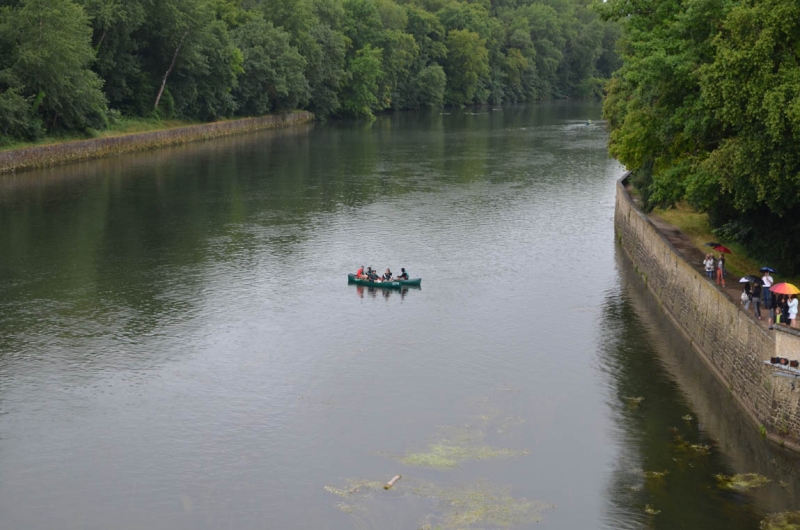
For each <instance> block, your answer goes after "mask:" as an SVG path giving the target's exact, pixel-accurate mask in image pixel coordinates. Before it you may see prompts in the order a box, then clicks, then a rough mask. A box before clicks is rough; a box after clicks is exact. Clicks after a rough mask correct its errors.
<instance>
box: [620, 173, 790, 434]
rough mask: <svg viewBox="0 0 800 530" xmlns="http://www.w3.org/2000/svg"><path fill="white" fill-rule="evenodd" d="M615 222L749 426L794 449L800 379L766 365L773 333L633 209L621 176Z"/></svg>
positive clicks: (667, 311)
mask: <svg viewBox="0 0 800 530" xmlns="http://www.w3.org/2000/svg"><path fill="white" fill-rule="evenodd" d="M614 225H615V230H616V235H617V240H618V242H619V243H620V244H621V245H622V248H623V249H624V250H625V253H626V254H627V255H628V257H629V258H630V259H631V261H632V262H633V264H634V266H635V268H636V271H637V272H638V274H639V275H640V276H641V277H642V278H643V279H644V281H645V283H646V284H647V287H648V288H649V289H650V291H652V293H653V294H654V295H655V297H656V298H657V299H658V300H659V302H660V305H661V310H662V311H663V312H664V314H665V315H666V316H667V317H668V318H669V319H670V320H672V322H673V323H674V324H675V326H676V327H677V328H678V330H679V331H680V332H681V333H682V334H683V335H684V336H685V337H686V338H687V339H688V340H689V341H690V342H691V344H692V346H693V348H694V349H695V351H697V352H698V354H699V355H700V356H701V357H702V358H703V359H704V360H705V361H706V364H707V365H708V366H709V367H710V368H711V370H712V371H713V372H714V373H715V374H716V375H717V377H719V378H720V379H721V381H722V382H723V384H724V385H725V386H727V387H728V388H729V389H730V392H731V396H732V397H733V398H734V399H735V400H736V401H737V402H738V403H739V405H740V406H741V408H742V409H743V410H744V412H745V413H746V414H747V415H748V416H749V417H750V418H751V419H752V420H753V421H754V423H755V426H754V428H756V427H757V426H758V425H764V426H765V427H766V428H767V430H768V432H769V433H770V434H771V437H773V438H775V439H776V440H778V438H780V439H781V440H783V441H784V442H785V443H786V444H787V445H788V446H790V447H793V448H795V449H797V448H799V447H800V445H798V442H800V379H798V380H795V379H794V378H787V377H776V376H774V370H773V368H771V367H770V366H767V365H765V364H764V361H765V360H769V358H770V357H772V356H774V355H775V351H776V349H775V346H776V345H775V338H774V336H773V335H772V333H773V332H772V331H768V330H766V329H765V328H763V327H761V326H759V325H758V324H757V323H756V322H755V321H753V320H752V318H751V317H750V315H749V314H747V313H746V312H744V311H743V310H742V309H741V307H740V306H739V305H738V304H735V303H733V302H731V300H730V299H728V297H727V296H726V295H725V294H724V293H723V292H722V291H720V290H719V289H718V288H717V286H716V285H715V283H714V282H712V281H709V280H708V279H707V278H706V277H705V275H703V274H702V273H701V272H700V271H699V270H698V269H697V268H696V267H695V266H694V265H693V264H690V263H688V262H686V261H685V260H684V258H683V257H682V256H681V255H680V254H679V253H678V252H677V251H676V250H675V248H674V247H673V246H672V244H671V243H669V241H667V240H666V239H665V238H664V236H663V235H662V234H661V233H660V232H659V231H658V229H656V227H655V226H654V225H653V223H652V222H650V220H649V219H648V218H647V217H646V216H645V215H644V214H642V213H641V212H640V211H639V210H638V208H637V207H636V205H635V204H634V202H633V200H632V199H631V197H630V195H629V194H628V192H627V190H626V189H625V186H624V178H623V179H622V180H620V181H619V182H618V183H617V194H616V208H615V214H614Z"/></svg>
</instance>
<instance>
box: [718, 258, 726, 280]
mask: <svg viewBox="0 0 800 530" xmlns="http://www.w3.org/2000/svg"><path fill="white" fill-rule="evenodd" d="M717 285H721V286H722V287H723V288H724V287H725V256H723V255H722V254H720V255H719V258H718V259H717Z"/></svg>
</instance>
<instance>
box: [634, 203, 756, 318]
mask: <svg viewBox="0 0 800 530" xmlns="http://www.w3.org/2000/svg"><path fill="white" fill-rule="evenodd" d="M647 217H648V219H650V221H652V222H653V224H654V225H655V227H656V228H657V229H658V231H659V232H661V233H662V234H663V235H664V237H666V238H667V241H669V242H670V243H672V246H673V247H675V250H677V251H678V253H679V254H680V255H681V256H683V258H684V259H685V260H686V261H687V262H689V263H690V264H692V265H694V267H695V269H697V270H698V271H699V272H700V274H702V275H703V276H704V277H705V275H706V271H705V268H704V267H703V259H705V257H706V256H705V253H704V252H703V251H701V250H700V249H698V248H697V247H695V246H694V244H692V241H691V240H690V239H689V237H688V236H687V235H686V234H684V233H683V232H681V231H680V229H678V228H677V227H675V226H674V225H671V224H669V223H668V222H666V221H664V220H663V219H661V218H660V217H658V216H657V215H654V214H649V215H648V216H647ZM716 254H717V253H714V256H715V257H716ZM709 281H713V280H709ZM742 288H743V287H742V284H740V283H739V276H734V275H733V274H731V273H730V272H729V273H728V274H727V275H726V277H725V288H724V289H722V288H720V287H718V289H720V290H721V291H722V292H724V293H725V294H726V295H727V296H728V298H729V299H730V300H731V302H732V303H733V304H735V305H736V306H738V307H739V308H740V309H741V310H742V311H744V306H743V305H742V301H741V298H740V297H741V295H742ZM745 312H746V313H747V314H748V315H750V318H752V319H753V321H754V322H757V323H759V324H760V325H761V326H762V327H764V328H765V329H766V328H768V327H769V310H767V309H764V305H763V304H762V305H761V320H758V319H757V318H756V317H755V315H754V314H753V305H752V304H751V305H750V310H749V311H745Z"/></svg>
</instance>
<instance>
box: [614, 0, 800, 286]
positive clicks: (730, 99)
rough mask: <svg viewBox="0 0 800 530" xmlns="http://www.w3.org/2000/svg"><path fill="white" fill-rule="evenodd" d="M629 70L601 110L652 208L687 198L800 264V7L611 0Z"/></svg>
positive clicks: (760, 249)
mask: <svg viewBox="0 0 800 530" xmlns="http://www.w3.org/2000/svg"><path fill="white" fill-rule="evenodd" d="M604 8H605V14H606V15H607V16H608V17H609V18H611V19H614V20H618V21H619V22H620V23H621V25H622V27H623V30H624V36H623V37H622V39H621V40H620V44H619V49H620V51H621V55H622V58H623V60H624V65H623V66H622V68H621V69H620V70H619V71H618V72H617V73H616V74H615V75H614V77H613V79H612V81H611V82H610V84H609V93H608V96H607V99H606V102H605V109H604V112H605V114H606V116H607V118H608V120H609V123H610V124H611V128H612V133H611V146H610V149H611V153H612V154H614V155H615V156H616V157H618V158H619V159H620V160H621V161H622V162H623V163H624V164H625V165H626V166H628V167H629V168H630V169H632V170H634V171H635V182H636V185H637V186H638V187H639V189H640V191H641V192H642V197H643V199H644V202H645V206H646V207H647V208H652V207H654V206H657V205H662V206H670V205H673V204H675V203H676V202H678V201H682V200H687V201H689V202H690V203H691V204H692V205H693V206H695V207H696V208H698V209H700V210H701V211H705V212H708V213H709V214H710V220H711V222H712V224H713V225H714V226H715V227H717V229H718V234H719V235H720V236H724V237H727V238H728V239H733V240H739V241H741V242H743V243H744V244H745V245H747V246H748V247H749V248H750V249H751V251H752V252H753V253H754V255H757V256H760V257H762V258H764V259H765V260H770V262H771V263H773V264H774V265H775V266H779V267H780V268H781V271H782V272H784V273H795V272H798V271H800V3H798V2H797V1H796V0H759V1H753V0H648V1H642V0H609V2H608V3H607V4H606V5H605V6H604Z"/></svg>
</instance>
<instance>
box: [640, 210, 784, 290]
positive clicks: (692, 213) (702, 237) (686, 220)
mask: <svg viewBox="0 0 800 530" xmlns="http://www.w3.org/2000/svg"><path fill="white" fill-rule="evenodd" d="M653 214H654V215H657V216H658V217H660V218H661V219H663V220H664V221H666V222H668V223H669V224H671V225H674V226H675V227H677V228H678V229H679V230H680V231H681V232H683V233H684V234H686V235H687V236H689V238H690V239H691V241H692V243H693V244H694V246H695V247H697V248H698V249H699V250H700V251H702V252H703V253H704V254H706V253H708V252H713V253H714V256H715V257H716V256H717V255H718V254H719V253H718V252H714V251H712V250H711V248H710V247H707V246H706V245H705V244H706V243H708V242H709V241H716V242H718V243H721V244H723V245H725V246H726V247H728V248H729V249H731V252H732V254H728V255H726V256H725V266H726V267H727V268H728V269H729V270H730V271H731V273H732V274H733V275H735V276H738V277H742V276H746V275H747V274H755V275H758V276H760V275H761V274H760V273H759V272H758V269H760V268H761V267H764V266H769V265H770V264H769V263H761V262H760V261H758V260H757V259H755V258H752V257H750V256H748V255H747V251H746V250H745V248H744V247H743V246H742V245H741V244H739V243H731V242H727V241H723V240H720V239H719V238H718V237H717V236H715V235H714V233H713V232H712V229H711V225H710V224H709V223H708V214H705V213H700V212H697V211H696V210H694V209H692V208H691V207H690V206H689V205H687V204H678V205H676V206H675V208H669V209H666V210H665V209H662V208H656V209H654V210H653ZM779 272H780V271H779ZM773 276H774V277H775V281H776V282H789V283H793V284H795V285H798V286H800V278H797V277H795V278H787V277H785V276H782V275H780V274H774V275H773Z"/></svg>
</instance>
